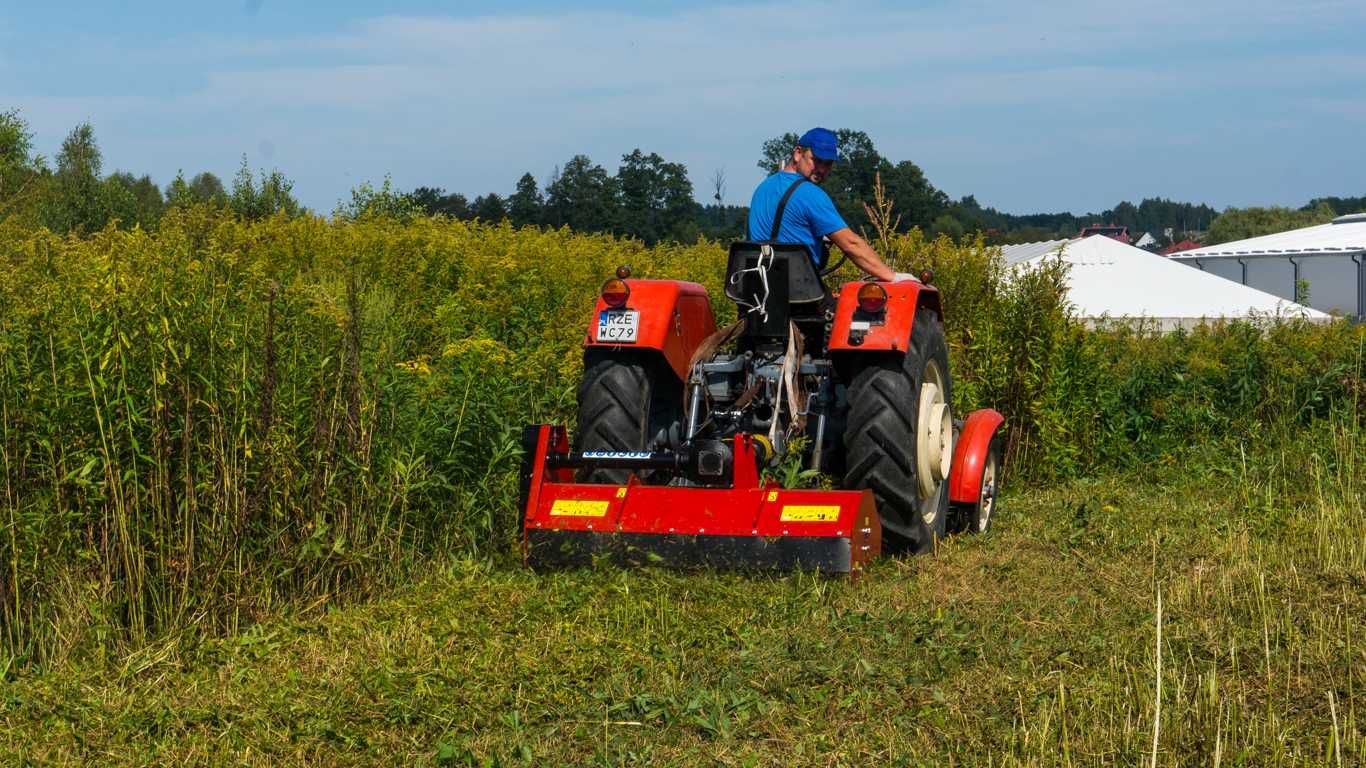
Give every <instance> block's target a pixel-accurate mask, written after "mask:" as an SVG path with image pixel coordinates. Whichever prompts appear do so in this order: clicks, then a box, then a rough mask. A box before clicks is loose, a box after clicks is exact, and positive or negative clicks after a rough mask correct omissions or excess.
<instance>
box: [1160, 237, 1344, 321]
mask: <svg viewBox="0 0 1366 768" xmlns="http://www.w3.org/2000/svg"><path fill="white" fill-rule="evenodd" d="M1353 256H1355V257H1356V259H1357V261H1353ZM1292 258H1293V259H1294V262H1292V261H1291V259H1292ZM1172 260H1173V261H1179V262H1181V263H1183V264H1185V265H1186V266H1188V267H1195V268H1197V269H1203V270H1204V271H1206V272H1209V273H1210V274H1214V275H1218V276H1220V277H1223V278H1226V279H1228V280H1232V281H1234V282H1235V283H1242V284H1244V285H1247V286H1249V287H1252V288H1256V289H1257V290H1259V291H1266V292H1267V293H1270V294H1273V295H1276V296H1280V297H1281V298H1283V299H1289V300H1290V301H1294V300H1295V263H1296V262H1298V264H1299V276H1300V279H1301V280H1305V281H1308V283H1309V286H1308V288H1309V301H1308V302H1307V304H1308V305H1309V306H1311V307H1313V308H1314V309H1317V310H1320V311H1322V312H1332V313H1336V314H1339V315H1345V316H1347V317H1356V318H1357V319H1359V320H1366V285H1363V283H1366V253H1358V254H1346V253H1326V254H1309V255H1295V256H1293V257H1292V256H1290V255H1287V254H1271V253H1268V254H1248V255H1244V256H1231V255H1230V256H1223V255H1220V256H1200V257H1185V258H1183V257H1181V256H1180V255H1179V254H1178V255H1175V256H1173V257H1172ZM1357 262H1363V263H1361V264H1358V263H1357Z"/></svg>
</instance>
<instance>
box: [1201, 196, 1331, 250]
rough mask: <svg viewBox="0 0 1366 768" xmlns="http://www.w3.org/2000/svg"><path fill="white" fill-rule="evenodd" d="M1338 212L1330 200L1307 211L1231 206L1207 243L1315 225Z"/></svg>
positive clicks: (1216, 220)
mask: <svg viewBox="0 0 1366 768" xmlns="http://www.w3.org/2000/svg"><path fill="white" fill-rule="evenodd" d="M1336 215H1337V212H1336V211H1334V210H1333V208H1332V207H1331V206H1329V205H1328V204H1327V203H1326V202H1321V203H1319V204H1318V205H1317V206H1316V207H1314V208H1311V209H1309V210H1307V211H1306V210H1295V209H1293V208H1280V207H1268V208H1228V209H1226V210H1225V211H1224V212H1223V213H1221V214H1219V218H1217V219H1215V220H1214V223H1213V224H1210V227H1209V235H1208V236H1207V237H1206V238H1205V244H1206V245H1217V244H1219V243H1229V242H1233V241H1235V240H1246V239H1247V238H1249V237H1260V236H1261V235H1270V234H1273V233H1276V232H1285V231H1287V230H1291V229H1299V228H1301V227H1311V226H1313V225H1315V224H1326V223H1328V222H1330V221H1332V220H1333V219H1334V218H1335V217H1336Z"/></svg>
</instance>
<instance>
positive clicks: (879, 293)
mask: <svg viewBox="0 0 1366 768" xmlns="http://www.w3.org/2000/svg"><path fill="white" fill-rule="evenodd" d="M886 306H887V290H886V289H885V288H883V287H882V286H880V285H878V284H877V283H864V284H863V285H862V286H861V287H860V288H859V289H858V308H859V309H861V310H863V311H864V312H881V311H882V310H883V309H884V308H885V307H886Z"/></svg>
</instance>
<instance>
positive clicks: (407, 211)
mask: <svg viewBox="0 0 1366 768" xmlns="http://www.w3.org/2000/svg"><path fill="white" fill-rule="evenodd" d="M425 213H426V211H424V210H423V208H422V206H421V205H420V204H418V202H417V201H416V200H414V199H413V197H412V196H411V195H405V194H403V193H401V192H399V191H398V190H396V189H394V182H393V179H391V178H389V177H388V176H385V177H384V183H383V184H381V185H380V188H379V189H375V187H374V185H372V184H371V183H370V182H368V181H367V182H363V183H362V184H361V185H360V186H358V187H355V188H354V189H352V190H351V200H350V201H349V202H346V203H343V204H341V205H338V206H337V210H336V215H337V216H338V217H340V218H342V219H346V220H347V221H358V220H360V219H365V218H390V219H397V220H398V221H409V220H411V219H412V218H413V217H414V216H421V215H423V214H425Z"/></svg>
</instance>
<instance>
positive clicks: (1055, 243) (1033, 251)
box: [1001, 240, 1072, 266]
mask: <svg viewBox="0 0 1366 768" xmlns="http://www.w3.org/2000/svg"><path fill="white" fill-rule="evenodd" d="M1070 242H1072V241H1071V240H1040V241H1039V242H1037V243H1018V244H1016V245H1007V246H1004V247H1002V248H1001V253H1002V254H1003V255H1004V256H1005V257H1006V264H1007V265H1010V266H1014V265H1015V264H1019V263H1020V262H1023V261H1029V260H1030V259H1032V258H1034V257H1035V256H1041V255H1043V254H1045V253H1050V252H1052V251H1055V250H1057V249H1058V247H1059V246H1062V245H1066V244H1067V243H1070Z"/></svg>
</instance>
